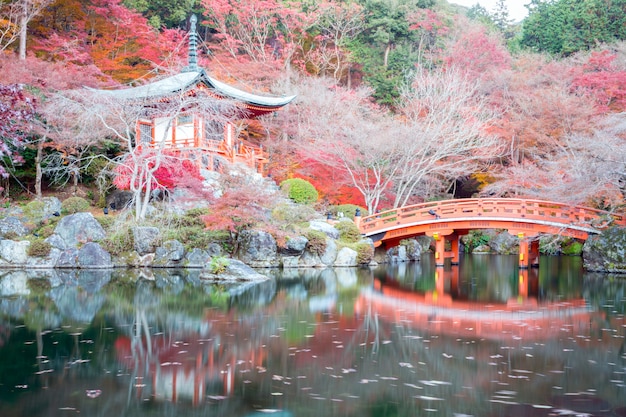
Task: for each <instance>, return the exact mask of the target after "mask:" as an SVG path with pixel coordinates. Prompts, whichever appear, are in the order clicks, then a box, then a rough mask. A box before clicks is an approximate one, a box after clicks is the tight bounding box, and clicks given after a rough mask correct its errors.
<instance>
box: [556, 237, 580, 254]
mask: <svg viewBox="0 0 626 417" xmlns="http://www.w3.org/2000/svg"><path fill="white" fill-rule="evenodd" d="M561 252H562V253H563V255H568V256H579V255H580V254H582V253H583V244H582V243H580V242H579V241H577V240H574V239H572V240H571V241H569V242H567V243H566V242H564V243H563V245H562V249H561Z"/></svg>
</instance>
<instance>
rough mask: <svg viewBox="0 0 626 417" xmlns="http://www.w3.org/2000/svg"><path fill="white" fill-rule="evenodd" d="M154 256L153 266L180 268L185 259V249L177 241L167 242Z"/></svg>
mask: <svg viewBox="0 0 626 417" xmlns="http://www.w3.org/2000/svg"><path fill="white" fill-rule="evenodd" d="M154 254H155V256H154V263H153V265H154V266H161V267H169V266H181V264H182V262H183V259H184V258H185V247H184V246H183V244H182V243H180V242H179V241H178V240H167V241H165V242H163V245H161V246H159V247H158V248H157V249H156V252H155V253H154Z"/></svg>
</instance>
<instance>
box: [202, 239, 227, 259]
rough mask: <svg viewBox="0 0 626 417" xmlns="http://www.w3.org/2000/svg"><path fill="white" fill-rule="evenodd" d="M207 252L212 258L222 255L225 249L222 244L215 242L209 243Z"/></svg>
mask: <svg viewBox="0 0 626 417" xmlns="http://www.w3.org/2000/svg"><path fill="white" fill-rule="evenodd" d="M206 252H207V255H209V258H212V257H214V256H222V255H223V254H224V251H223V249H222V247H221V246H220V244H219V243H215V242H213V243H209V245H208V246H207V247H206Z"/></svg>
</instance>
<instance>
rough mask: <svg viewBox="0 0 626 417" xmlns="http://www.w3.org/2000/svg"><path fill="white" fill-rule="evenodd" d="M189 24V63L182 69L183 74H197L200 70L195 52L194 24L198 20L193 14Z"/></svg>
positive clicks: (196, 52)
mask: <svg viewBox="0 0 626 417" xmlns="http://www.w3.org/2000/svg"><path fill="white" fill-rule="evenodd" d="M189 22H190V23H191V28H190V29H189V61H188V64H187V66H186V67H185V68H183V72H197V71H199V70H200V68H199V67H198V51H197V39H198V34H197V33H196V23H197V22H198V18H197V17H196V15H195V14H193V15H191V18H190V19H189Z"/></svg>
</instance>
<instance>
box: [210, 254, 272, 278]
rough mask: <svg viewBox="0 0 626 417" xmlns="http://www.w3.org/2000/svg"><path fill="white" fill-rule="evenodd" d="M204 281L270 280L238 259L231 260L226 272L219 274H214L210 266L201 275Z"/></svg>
mask: <svg viewBox="0 0 626 417" xmlns="http://www.w3.org/2000/svg"><path fill="white" fill-rule="evenodd" d="M200 278H201V279H202V280H208V281H265V280H267V279H269V277H268V276H267V275H263V274H260V273H258V272H257V271H255V270H254V269H252V268H251V267H250V266H248V265H246V264H245V263H243V262H241V261H239V260H237V259H229V260H228V265H227V266H226V270H225V271H224V272H222V273H219V274H214V273H212V272H211V271H210V269H209V268H208V266H207V267H206V268H205V269H203V270H202V273H201V274H200Z"/></svg>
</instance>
